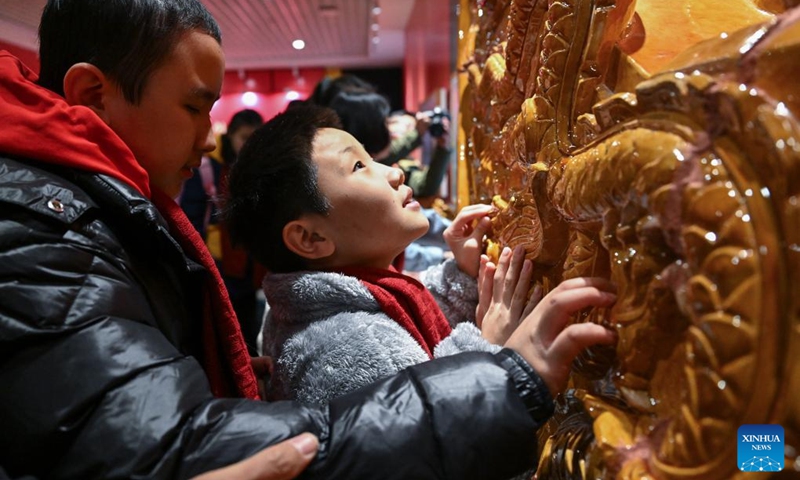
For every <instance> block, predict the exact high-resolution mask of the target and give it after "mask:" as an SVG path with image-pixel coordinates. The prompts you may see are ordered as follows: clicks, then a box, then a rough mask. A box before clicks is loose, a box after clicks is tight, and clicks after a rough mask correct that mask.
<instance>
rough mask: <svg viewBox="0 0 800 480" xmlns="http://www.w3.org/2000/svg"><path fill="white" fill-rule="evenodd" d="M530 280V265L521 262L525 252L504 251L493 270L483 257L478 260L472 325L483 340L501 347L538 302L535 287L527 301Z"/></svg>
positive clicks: (490, 263)
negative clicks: (475, 300) (473, 324)
mask: <svg viewBox="0 0 800 480" xmlns="http://www.w3.org/2000/svg"><path fill="white" fill-rule="evenodd" d="M532 276H533V263H532V262H531V261H530V260H526V259H525V248H524V247H521V246H518V247H517V248H515V249H514V252H513V255H512V252H511V249H510V248H508V247H506V248H504V249H503V251H502V252H501V253H500V259H499V261H498V264H497V266H496V267H495V266H494V264H492V262H490V261H489V258H488V257H487V256H486V255H482V256H481V268H480V273H479V274H478V288H479V290H478V298H479V301H478V307H477V309H476V312H475V323H477V324H478V327H479V328H480V329H481V333H482V335H483V337H484V338H485V339H487V340H488V341H490V342H491V343H494V344H496V345H502V344H503V343H505V342H506V340H508V338H509V337H510V336H511V334H512V333H513V332H514V330H516V328H517V327H518V326H519V323H520V320H521V319H522V318H524V317H525V316H527V314H529V313H530V312H531V311H532V310H533V308H534V307H535V306H536V304H538V303H539V300H541V298H542V294H541V292H542V290H541V288H539V287H537V289H536V290H534V292H533V294H532V295H531V298H530V300H527V299H526V297H527V296H528V289H529V287H530V283H531V277H532Z"/></svg>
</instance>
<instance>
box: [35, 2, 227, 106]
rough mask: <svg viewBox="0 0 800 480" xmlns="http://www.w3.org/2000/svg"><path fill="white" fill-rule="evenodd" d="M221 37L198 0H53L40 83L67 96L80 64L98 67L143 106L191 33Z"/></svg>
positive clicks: (42, 35)
mask: <svg viewBox="0 0 800 480" xmlns="http://www.w3.org/2000/svg"><path fill="white" fill-rule="evenodd" d="M193 30H197V31H200V32H202V33H205V34H208V35H210V36H211V37H213V38H214V39H216V40H217V42H220V43H221V41H222V36H221V34H220V31H219V26H218V25H217V22H216V21H215V20H214V18H213V17H212V16H211V14H210V13H209V12H208V10H206V8H205V7H204V6H203V4H202V3H200V2H199V1H198V0H48V2H47V5H45V7H44V10H43V11H42V19H41V22H40V24H39V61H40V64H41V66H40V74H39V82H38V83H39V85H41V86H43V87H45V88H47V89H48V90H52V91H53V92H55V93H57V94H59V95H61V96H64V76H65V75H66V74H67V71H68V70H69V69H70V68H71V67H72V66H73V65H75V64H76V63H81V62H87V63H91V64H92V65H94V66H96V67H97V68H99V69H100V71H102V72H103V73H104V74H105V75H106V76H108V77H109V78H110V79H111V80H113V81H114V82H116V83H117V84H119V86H120V88H121V90H122V93H123V95H124V96H125V99H126V100H127V101H128V102H130V103H132V104H138V103H139V101H140V100H141V96H142V92H143V91H144V87H145V85H146V83H147V80H148V78H150V74H151V73H153V71H154V70H155V69H156V68H158V67H159V66H160V65H161V64H162V62H164V60H165V59H166V58H167V57H168V56H169V55H170V54H171V53H172V51H173V49H174V48H175V45H177V43H178V39H180V38H181V37H182V36H183V35H185V34H186V33H188V32H190V31H193Z"/></svg>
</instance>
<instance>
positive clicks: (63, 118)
mask: <svg viewBox="0 0 800 480" xmlns="http://www.w3.org/2000/svg"><path fill="white" fill-rule="evenodd" d="M35 81H36V75H35V74H34V73H33V72H31V71H30V70H28V69H27V67H25V66H24V65H23V64H22V62H20V61H19V60H18V59H17V58H15V57H14V56H13V55H11V54H9V53H8V52H5V51H0V125H2V126H3V127H2V128H0V152H2V153H3V154H6V155H11V156H18V157H22V158H27V159H31V160H36V161H39V162H43V163H49V164H54V165H60V166H65V167H70V168H75V169H79V170H85V171H90V172H97V173H102V174H105V175H109V176H112V177H114V178H118V179H120V180H122V181H124V182H126V183H128V184H130V185H131V186H133V187H134V188H136V189H137V190H138V191H139V192H141V193H142V195H144V196H146V197H148V198H151V200H152V201H153V204H154V205H155V206H156V208H158V210H159V211H160V212H161V215H162V216H164V218H165V219H166V220H167V223H168V224H169V228H170V233H171V234H172V235H173V236H174V237H175V238H176V239H177V240H178V242H179V243H180V245H181V247H182V248H183V249H184V251H185V252H186V254H187V255H188V256H189V257H191V258H192V259H194V260H195V261H197V262H199V263H200V264H201V265H203V266H204V267H205V268H206V269H207V270H208V272H209V275H208V276H207V281H206V282H205V284H204V286H203V292H202V296H203V348H204V352H203V353H204V355H203V362H202V363H203V368H204V369H205V372H206V374H207V375H208V378H209V382H210V383H211V390H212V391H213V393H214V395H216V396H218V397H223V396H240V397H245V398H253V399H255V398H258V387H257V385H256V381H255V375H254V374H253V369H252V367H251V365H250V356H249V355H248V354H247V348H246V346H245V343H244V338H243V337H242V333H241V330H240V328H239V322H237V321H236V315H235V314H234V311H233V307H232V306H231V303H230V300H229V299H228V292H227V290H226V289H225V287H224V284H223V281H222V278H221V277H220V274H219V271H218V270H217V267H216V265H215V264H214V261H213V259H212V258H211V254H210V253H209V252H208V249H206V247H205V244H204V243H203V240H202V239H201V238H200V235H199V234H198V233H197V231H195V229H194V228H193V227H192V225H191V223H190V222H189V219H188V218H186V215H185V214H184V213H183V211H182V210H181V209H180V207H179V206H178V205H177V204H176V203H175V202H174V201H173V200H172V199H171V198H170V197H169V196H167V195H166V194H164V193H163V192H160V191H158V190H153V191H152V193H151V189H150V185H149V179H148V176H147V172H146V171H145V170H144V169H143V168H142V167H141V166H140V165H139V164H138V162H136V159H135V158H134V157H133V153H132V152H131V151H130V149H129V148H128V147H127V146H126V145H125V144H124V143H123V142H122V140H120V138H119V137H118V136H117V135H116V134H115V133H114V132H113V131H112V130H111V129H110V128H109V127H108V126H107V125H106V124H105V123H104V122H103V121H102V120H100V118H99V117H97V115H95V113H94V112H92V111H91V110H90V109H89V108H86V107H83V106H70V105H68V104H67V103H66V102H65V101H64V98H62V97H61V96H59V95H57V94H55V93H53V92H51V91H49V90H46V89H44V88H41V87H39V86H38V85H36V84H35V83H34V82H35Z"/></svg>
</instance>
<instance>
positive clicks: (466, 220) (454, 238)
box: [442, 204, 494, 278]
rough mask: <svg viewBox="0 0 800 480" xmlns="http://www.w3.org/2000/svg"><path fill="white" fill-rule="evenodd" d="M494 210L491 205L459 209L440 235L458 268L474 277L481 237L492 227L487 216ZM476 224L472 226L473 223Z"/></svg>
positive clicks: (479, 255) (481, 243)
mask: <svg viewBox="0 0 800 480" xmlns="http://www.w3.org/2000/svg"><path fill="white" fill-rule="evenodd" d="M492 210H494V207H492V206H491V205H480V204H479V205H469V206H467V207H464V208H462V209H461V211H460V212H458V215H456V218H455V220H453V223H451V224H450V226H449V227H447V229H445V231H444V232H443V233H442V236H443V237H444V241H445V242H447V245H448V246H449V247H450V250H451V251H452V252H453V257H455V259H456V263H457V264H458V268H460V269H461V271H462V272H464V273H466V274H468V275H470V276H472V277H476V278H477V276H478V267H479V263H480V258H481V251H482V250H483V236H484V235H486V232H487V231H488V230H489V228H490V227H491V225H492V222H491V221H490V220H489V217H487V215H488V214H489V213H490V212H491V211H492ZM476 221H477V223H476V224H475V225H474V226H473V223H475V222H476Z"/></svg>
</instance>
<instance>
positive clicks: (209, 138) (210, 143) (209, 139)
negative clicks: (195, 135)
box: [203, 126, 217, 153]
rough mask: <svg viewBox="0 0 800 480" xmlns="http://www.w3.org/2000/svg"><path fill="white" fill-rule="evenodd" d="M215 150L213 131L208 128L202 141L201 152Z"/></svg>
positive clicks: (215, 140)
mask: <svg viewBox="0 0 800 480" xmlns="http://www.w3.org/2000/svg"><path fill="white" fill-rule="evenodd" d="M216 148H217V139H216V138H214V129H213V128H211V126H209V128H208V132H207V133H206V138H205V139H204V140H203V152H205V153H209V152H213V151H214V149H216Z"/></svg>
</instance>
